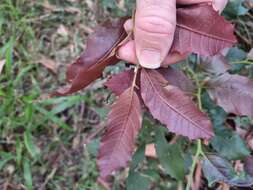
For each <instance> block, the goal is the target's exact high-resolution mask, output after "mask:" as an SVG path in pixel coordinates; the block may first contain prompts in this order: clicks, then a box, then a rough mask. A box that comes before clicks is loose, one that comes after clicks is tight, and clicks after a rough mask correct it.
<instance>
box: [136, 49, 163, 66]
mask: <svg viewBox="0 0 253 190" xmlns="http://www.w3.org/2000/svg"><path fill="white" fill-rule="evenodd" d="M139 62H140V65H141V66H143V67H145V68H148V69H157V68H159V67H160V66H161V53H160V52H159V51H155V50H149V49H144V50H142V51H141V53H140V56H139Z"/></svg>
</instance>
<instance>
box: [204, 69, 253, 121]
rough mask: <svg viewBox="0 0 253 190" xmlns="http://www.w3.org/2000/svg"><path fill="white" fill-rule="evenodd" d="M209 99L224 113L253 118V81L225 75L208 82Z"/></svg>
mask: <svg viewBox="0 0 253 190" xmlns="http://www.w3.org/2000/svg"><path fill="white" fill-rule="evenodd" d="M209 85H210V89H209V90H208V92H209V94H210V96H211V98H212V99H213V100H214V101H215V102H216V103H217V104H218V105H219V106H221V107H222V108H223V109H224V110H225V111H226V112H228V113H234V114H236V115H247V116H251V117H253V81H252V80H250V79H249V78H247V77H243V76H239V75H230V74H228V73H225V74H223V75H221V76H220V77H218V78H215V79H212V80H210V81H209Z"/></svg>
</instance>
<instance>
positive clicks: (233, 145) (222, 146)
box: [211, 131, 250, 160]
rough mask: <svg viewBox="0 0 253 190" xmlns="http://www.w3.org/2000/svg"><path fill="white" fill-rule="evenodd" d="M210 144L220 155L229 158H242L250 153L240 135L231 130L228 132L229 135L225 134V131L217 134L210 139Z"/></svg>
mask: <svg viewBox="0 0 253 190" xmlns="http://www.w3.org/2000/svg"><path fill="white" fill-rule="evenodd" d="M226 132H228V131H226ZM211 144H212V146H213V148H214V149H215V150H216V151H217V152H218V153H219V154H220V155H221V156H222V157H224V158H227V159H229V160H239V159H243V158H244V157H245V156H248V155H249V154H250V151H249V149H248V148H247V146H246V145H245V143H244V141H243V140H242V139H241V137H240V136H239V135H238V134H235V133H233V132H230V135H228V134H225V132H223V133H220V134H217V135H216V136H215V137H214V138H213V139H212V141H211Z"/></svg>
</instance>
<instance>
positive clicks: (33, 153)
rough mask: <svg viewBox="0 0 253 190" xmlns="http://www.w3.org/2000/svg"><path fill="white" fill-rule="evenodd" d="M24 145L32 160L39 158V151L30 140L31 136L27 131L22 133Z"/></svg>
mask: <svg viewBox="0 0 253 190" xmlns="http://www.w3.org/2000/svg"><path fill="white" fill-rule="evenodd" d="M24 143H25V147H26V149H27V151H28V152H29V153H30V155H31V156H32V158H33V159H38V158H39V156H40V149H39V148H38V147H37V146H36V145H35V143H34V142H33V140H32V135H31V133H30V132H29V131H26V132H25V133H24Z"/></svg>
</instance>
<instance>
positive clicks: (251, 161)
mask: <svg viewBox="0 0 253 190" xmlns="http://www.w3.org/2000/svg"><path fill="white" fill-rule="evenodd" d="M244 170H245V171H246V172H247V173H248V174H249V175H251V176H253V157H252V156H248V157H246V158H245V159H244Z"/></svg>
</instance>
